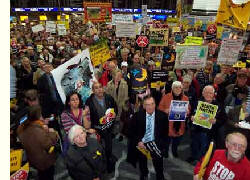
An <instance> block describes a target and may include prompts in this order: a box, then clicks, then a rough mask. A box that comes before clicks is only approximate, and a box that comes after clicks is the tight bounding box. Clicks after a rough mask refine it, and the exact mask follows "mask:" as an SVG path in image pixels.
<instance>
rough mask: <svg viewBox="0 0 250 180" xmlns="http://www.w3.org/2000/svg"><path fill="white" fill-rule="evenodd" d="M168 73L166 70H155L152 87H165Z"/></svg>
mask: <svg viewBox="0 0 250 180" xmlns="http://www.w3.org/2000/svg"><path fill="white" fill-rule="evenodd" d="M167 79H168V73H167V72H166V71H164V70H154V71H153V72H152V77H151V88H157V87H164V86H165V84H166V81H167Z"/></svg>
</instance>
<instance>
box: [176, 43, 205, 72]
mask: <svg viewBox="0 0 250 180" xmlns="http://www.w3.org/2000/svg"><path fill="white" fill-rule="evenodd" d="M207 53H208V46H193V45H185V46H184V45H177V46H176V60H175V69H189V68H190V69H199V68H204V67H205V65H206V61H207Z"/></svg>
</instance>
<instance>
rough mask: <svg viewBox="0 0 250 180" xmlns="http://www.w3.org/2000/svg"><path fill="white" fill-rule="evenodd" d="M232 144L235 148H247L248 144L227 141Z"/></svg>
mask: <svg viewBox="0 0 250 180" xmlns="http://www.w3.org/2000/svg"><path fill="white" fill-rule="evenodd" d="M227 142H228V143H229V144H230V145H231V146H233V147H234V148H237V149H241V150H243V149H245V148H246V146H245V145H243V144H238V143H234V142H230V141H227Z"/></svg>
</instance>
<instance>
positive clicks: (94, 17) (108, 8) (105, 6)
mask: <svg viewBox="0 0 250 180" xmlns="http://www.w3.org/2000/svg"><path fill="white" fill-rule="evenodd" d="M83 6H84V15H85V16H84V20H85V23H86V22H88V21H91V22H111V21H112V3H98V2H84V3H83Z"/></svg>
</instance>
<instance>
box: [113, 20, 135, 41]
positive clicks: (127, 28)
mask: <svg viewBox="0 0 250 180" xmlns="http://www.w3.org/2000/svg"><path fill="white" fill-rule="evenodd" d="M115 33H116V37H130V38H135V37H136V23H117V24H116V32H115Z"/></svg>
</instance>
